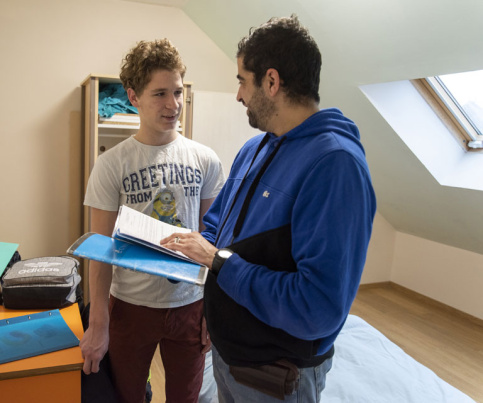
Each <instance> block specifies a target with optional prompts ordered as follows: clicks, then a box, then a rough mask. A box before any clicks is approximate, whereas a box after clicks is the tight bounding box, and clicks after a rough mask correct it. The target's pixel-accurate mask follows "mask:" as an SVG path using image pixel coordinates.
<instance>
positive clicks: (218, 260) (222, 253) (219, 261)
mask: <svg viewBox="0 0 483 403" xmlns="http://www.w3.org/2000/svg"><path fill="white" fill-rule="evenodd" d="M231 255H233V251H232V250H230V249H227V248H222V249H218V250H217V251H216V253H215V257H214V258H213V263H212V264H211V272H212V273H213V274H215V275H217V274H218V272H219V271H220V269H221V267H222V266H223V264H224V263H225V262H226V261H227V260H228V258H229V257H230V256H231Z"/></svg>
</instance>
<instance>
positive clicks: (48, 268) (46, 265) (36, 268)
mask: <svg viewBox="0 0 483 403" xmlns="http://www.w3.org/2000/svg"><path fill="white" fill-rule="evenodd" d="M25 266H27V267H31V269H22V270H19V271H18V273H19V274H28V273H45V272H58V271H60V270H59V269H58V268H56V267H53V266H62V263H58V262H37V263H25Z"/></svg>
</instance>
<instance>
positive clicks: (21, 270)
mask: <svg viewBox="0 0 483 403" xmlns="http://www.w3.org/2000/svg"><path fill="white" fill-rule="evenodd" d="M78 267H79V262H78V261H77V260H76V259H74V258H72V257H69V256H53V257H39V258H33V259H27V260H20V261H18V262H16V263H14V264H13V265H12V267H10V268H9V269H8V271H7V273H5V275H4V276H3V278H2V291H3V305H4V306H5V308H8V309H58V308H63V307H65V306H68V305H71V304H73V303H75V302H79V301H80V300H81V299H82V291H81V288H80V286H79V284H80V281H81V276H80V275H79V273H78V272H77V268H78Z"/></svg>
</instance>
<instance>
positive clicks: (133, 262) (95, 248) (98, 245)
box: [67, 232, 208, 285]
mask: <svg viewBox="0 0 483 403" xmlns="http://www.w3.org/2000/svg"><path fill="white" fill-rule="evenodd" d="M67 253H70V254H71V255H74V256H78V257H80V258H85V259H90V260H96V261H99V262H103V263H109V264H113V265H116V266H119V267H123V268H125V269H130V270H134V271H138V272H142V273H148V274H152V275H155V276H162V277H166V278H168V279H170V280H174V281H184V282H187V283H191V284H197V285H203V284H204V283H205V281H206V276H207V274H208V268H207V267H206V266H203V265H201V264H199V263H195V262H194V261H187V260H186V259H184V258H182V257H178V256H176V255H171V254H168V253H165V252H164V251H162V250H158V249H154V248H152V247H148V246H145V245H143V244H140V243H137V242H134V240H133V241H130V242H128V241H126V240H122V239H116V238H111V237H108V236H105V235H101V234H96V233H93V232H88V233H86V234H84V235H82V236H81V237H80V238H79V239H78V240H77V241H76V242H74V244H73V245H72V246H71V247H70V248H69V249H67Z"/></svg>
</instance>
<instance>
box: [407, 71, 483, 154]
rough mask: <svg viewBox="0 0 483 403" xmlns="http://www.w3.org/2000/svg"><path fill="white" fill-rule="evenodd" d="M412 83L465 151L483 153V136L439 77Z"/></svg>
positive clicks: (416, 80) (421, 79)
mask: <svg viewBox="0 0 483 403" xmlns="http://www.w3.org/2000/svg"><path fill="white" fill-rule="evenodd" d="M410 81H411V83H412V84H413V85H414V87H415V88H416V89H417V90H418V91H419V93H420V94H421V96H422V97H423V98H424V99H425V100H426V102H427V103H428V104H429V106H430V107H431V108H432V109H433V111H434V112H435V113H436V114H437V115H438V117H439V118H440V119H441V121H442V122H443V123H444V124H445V125H446V127H447V128H448V130H449V131H450V132H451V134H452V135H453V136H454V137H455V139H456V140H457V142H458V144H459V145H460V146H461V147H462V148H463V149H464V150H465V151H468V152H483V150H482V148H481V146H479V145H480V144H483V135H480V134H479V133H478V131H477V130H476V129H475V127H474V126H473V124H472V123H471V121H470V119H468V117H467V115H466V113H465V112H464V111H463V110H462V109H461V107H460V106H459V105H458V103H457V101H455V99H454V97H453V96H452V95H451V93H450V92H449V91H448V90H447V89H446V87H445V86H444V84H442V83H441V81H440V79H439V78H438V77H437V76H435V77H426V78H419V79H415V80H410ZM480 142H481V143H480ZM475 146H476V147H475Z"/></svg>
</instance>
